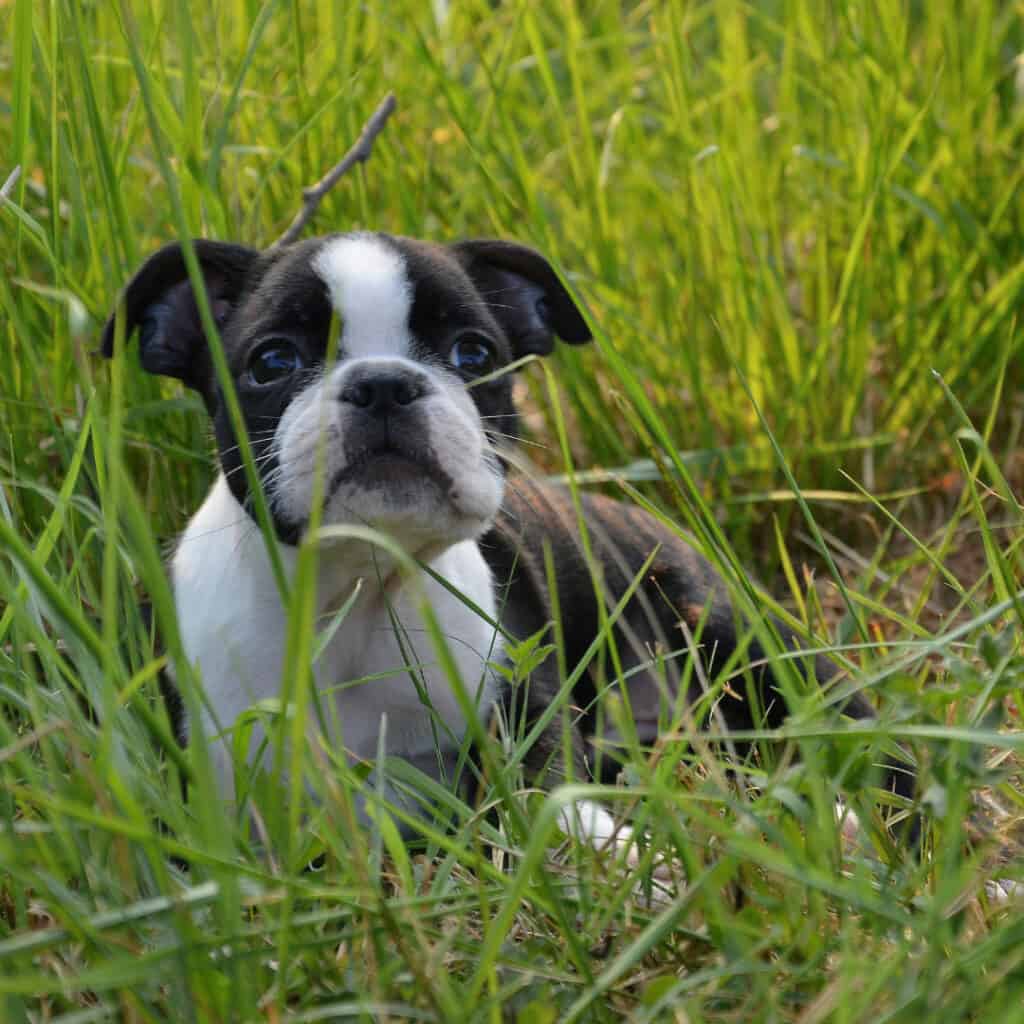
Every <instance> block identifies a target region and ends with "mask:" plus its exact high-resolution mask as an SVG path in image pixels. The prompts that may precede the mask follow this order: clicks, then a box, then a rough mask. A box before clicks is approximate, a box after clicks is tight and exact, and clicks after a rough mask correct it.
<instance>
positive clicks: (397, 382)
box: [338, 371, 425, 416]
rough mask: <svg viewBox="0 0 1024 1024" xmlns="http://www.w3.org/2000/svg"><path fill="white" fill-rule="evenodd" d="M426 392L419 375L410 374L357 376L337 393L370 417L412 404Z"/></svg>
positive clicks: (392, 372) (347, 402) (392, 373)
mask: <svg viewBox="0 0 1024 1024" xmlns="http://www.w3.org/2000/svg"><path fill="white" fill-rule="evenodd" d="M424 391H425V387H424V382H423V380H422V378H420V377H418V376H417V375H416V374H412V373H404V372H402V373H396V372H394V371H391V372H389V373H386V374H377V375H373V376H358V377H355V378H354V379H352V380H349V381H347V382H346V383H345V386H344V387H343V388H342V389H341V394H340V395H339V396H338V397H339V398H340V399H341V401H342V402H345V403H346V404H348V405H354V406H356V407H357V408H359V409H362V410H363V411H364V412H368V413H370V415H373V416H386V415H387V414H388V413H389V412H393V411H394V410H395V409H396V408H398V407H400V406H404V405H412V403H413V402H415V401H416V399H417V398H419V397H421V396H422V395H423V393H424Z"/></svg>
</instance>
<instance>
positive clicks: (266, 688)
mask: <svg viewBox="0 0 1024 1024" xmlns="http://www.w3.org/2000/svg"><path fill="white" fill-rule="evenodd" d="M282 558H283V561H284V564H285V569H286V572H290V571H291V570H293V569H294V560H295V552H294V550H292V549H285V550H282ZM346 563H348V564H346ZM431 568H432V569H433V570H434V571H435V572H436V573H438V575H440V576H441V577H443V578H444V579H446V580H447V581H448V582H449V583H450V584H451V585H452V587H453V588H454V589H455V590H456V591H458V592H460V593H462V594H464V595H465V596H466V597H467V598H468V599H469V601H471V602H472V603H473V604H475V605H477V606H478V607H479V608H481V609H482V610H483V611H484V612H485V614H486V615H487V616H488V617H489V618H490V619H491V620H492V621H493V619H494V617H495V607H494V597H493V588H492V581H491V575H490V571H489V569H488V567H487V565H486V563H485V561H484V559H483V557H482V556H481V554H480V551H479V549H478V548H477V546H476V544H475V543H473V542H470V541H467V542H463V543H460V544H456V545H453V546H452V547H451V548H449V549H448V550H447V551H445V552H444V553H443V554H442V555H441V556H439V557H438V558H436V559H435V560H434V561H433V562H432V563H431ZM172 572H173V581H174V590H175V600H176V604H177V610H178V618H179V626H180V629H181V634H182V641H183V644H184V648H185V652H186V654H187V656H188V657H189V659H190V661H191V662H192V664H193V665H196V666H198V668H199V672H200V676H201V678H202V681H203V685H204V688H205V691H206V695H207V698H208V703H209V707H208V710H207V711H206V713H205V715H204V721H203V728H204V731H205V732H206V734H207V736H208V737H213V736H216V735H220V734H224V733H225V731H227V730H230V729H231V727H232V726H233V725H234V724H235V723H236V722H237V720H238V718H239V716H241V715H242V714H244V713H245V712H246V711H247V710H248V709H249V708H251V707H252V706H253V705H254V704H257V703H258V702H260V701H265V700H269V699H276V698H279V697H280V695H281V690H282V678H283V676H284V669H285V665H284V652H285V646H286V636H287V621H286V614H285V612H284V610H283V608H282V605H281V602H280V599H279V596H278V592H277V588H276V586H275V583H274V578H273V575H272V572H271V568H270V564H269V559H268V558H267V554H266V551H265V548H264V541H263V538H262V536H261V535H260V533H259V531H258V530H257V529H256V527H255V526H254V525H253V523H252V520H251V519H250V518H249V517H248V516H247V515H246V514H245V512H244V511H243V510H242V509H241V508H240V507H239V505H238V503H237V502H236V501H235V499H234V498H233V497H232V496H231V494H230V491H229V490H228V488H227V485H226V484H225V483H224V481H223V479H220V480H218V482H217V483H216V484H215V485H214V488H213V490H212V491H211V493H210V495H209V497H208V498H207V500H206V502H204V504H203V506H202V508H201V509H200V510H199V512H198V513H197V514H196V515H195V516H194V517H193V519H192V521H191V522H190V523H189V526H188V529H187V530H186V532H185V534H184V536H183V537H182V539H181V542H180V544H179V546H178V549H177V551H176V553H175V556H174V559H173V563H172ZM360 579H361V583H359V582H358V581H359V580H360ZM418 582H419V584H420V586H419V588H416V587H413V586H410V585H408V584H406V585H403V586H401V587H398V588H395V587H391V586H389V587H388V591H389V593H388V594H385V593H383V592H382V590H381V586H380V582H379V579H378V577H377V575H376V573H375V571H374V569H373V566H372V563H368V565H367V566H365V567H364V571H363V572H359V571H358V570H357V571H355V572H352V571H351V560H350V559H346V557H345V552H340V551H333V550H327V551H325V552H324V555H323V557H322V559H321V567H320V579H319V596H320V600H321V607H320V608H319V612H320V614H321V616H322V617H321V620H320V621H321V634H323V632H324V631H329V630H330V629H331V628H333V627H335V626H336V629H335V631H334V632H333V635H331V637H330V639H329V640H328V641H327V642H326V644H323V641H322V640H319V641H318V640H314V643H315V644H316V647H317V648H318V654H317V657H316V660H315V663H314V667H313V672H314V677H315V682H316V686H317V689H318V695H319V699H320V702H321V708H322V710H323V714H324V719H325V721H326V723H327V728H328V732H329V735H328V736H327V741H328V742H329V743H330V744H331V745H332V746H333V747H334V748H335V749H343V750H344V751H345V752H346V754H347V756H348V757H349V759H350V760H357V759H374V758H376V757H377V754H378V751H379V745H380V736H381V723H382V720H383V719H384V718H385V717H386V722H387V729H386V734H385V748H384V749H385V752H386V753H387V754H388V755H389V756H395V757H402V758H405V759H407V760H410V761H412V762H413V763H414V764H416V766H417V767H419V768H420V769H421V770H423V771H425V772H427V773H428V774H431V775H434V776H435V777H438V778H439V777H440V775H441V774H442V768H441V765H442V763H443V761H444V759H445V758H446V756H447V757H448V758H450V756H451V754H452V752H453V751H456V750H457V749H458V748H459V746H460V745H461V743H462V741H463V738H464V736H465V733H466V721H465V717H464V715H463V713H462V711H461V708H460V704H459V701H458V699H457V696H456V693H455V690H454V688H453V685H452V680H451V679H450V677H449V675H448V674H447V673H446V672H445V671H444V670H443V669H442V668H441V666H440V664H439V659H438V654H437V651H436V648H435V644H434V642H433V640H432V638H431V637H430V636H429V635H428V632H427V629H426V625H425V623H424V621H423V619H422V616H421V613H420V603H419V599H418V598H417V596H416V591H417V589H418V590H419V592H420V593H423V594H425V596H426V598H427V601H428V602H429V605H430V607H431V609H432V611H433V614H434V616H435V618H436V620H437V622H438V623H439V625H440V630H441V632H442V633H443V635H444V637H445V639H446V642H447V645H448V649H449V651H450V653H451V655H452V658H453V660H454V663H455V665H456V667H457V670H458V673H459V677H460V678H461V681H462V683H463V684H464V686H465V688H466V690H467V691H468V693H469V694H470V696H471V697H472V699H473V700H474V702H475V706H476V708H477V711H478V714H479V716H480V718H481V719H486V718H487V716H488V715H489V714H490V709H491V707H492V706H493V703H494V700H495V687H494V682H493V680H492V678H491V673H490V671H489V669H488V666H487V663H488V661H491V660H494V659H496V658H497V657H498V655H499V654H500V649H499V646H498V644H499V638H498V637H497V636H496V634H495V630H494V628H493V627H492V626H491V625H490V624H489V622H488V621H487V619H486V618H483V617H481V616H480V615H479V614H477V613H476V611H474V610H472V609H471V608H470V607H469V606H467V604H466V603H464V602H463V601H461V600H460V599H459V598H458V597H456V596H455V595H453V594H452V593H451V592H450V591H449V590H448V589H446V588H445V587H443V586H441V585H440V584H439V583H437V582H436V581H435V580H434V579H433V578H431V577H430V576H428V575H427V574H426V573H424V574H422V577H421V578H420V580H419V581H418ZM357 585H358V586H359V594H358V596H357V598H356V600H355V601H354V603H353V604H352V607H351V608H350V609H349V611H348V614H347V615H346V616H345V618H344V619H343V620H342V621H341V623H340V625H337V623H336V619H335V616H334V615H333V614H332V613H333V612H335V611H336V610H337V608H338V607H340V605H341V604H343V603H344V601H345V599H346V598H347V597H348V596H349V595H350V594H351V593H352V592H353V590H354V588H356V586H357ZM392 591H393V592H392ZM321 647H322V649H319V648H321ZM314 718H315V716H312V715H311V721H313V720H314ZM228 742H230V741H228ZM214 753H215V760H216V762H217V763H218V766H219V769H220V774H221V776H222V782H223V784H224V787H225V790H226V791H229V790H230V788H231V778H232V772H231V771H230V760H229V758H228V756H227V743H225V744H217V745H215V746H214Z"/></svg>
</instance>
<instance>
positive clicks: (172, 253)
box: [100, 239, 260, 405]
mask: <svg viewBox="0 0 1024 1024" xmlns="http://www.w3.org/2000/svg"><path fill="white" fill-rule="evenodd" d="M192 244H193V246H194V247H195V253H196V259H197V260H198V262H199V268H200V270H201V272H202V275H203V281H204V282H205V284H206V294H207V297H208V300H209V303H210V312H211V313H212V314H213V318H214V321H215V322H216V324H217V327H218V329H220V328H223V327H224V325H225V324H226V323H227V322H228V320H229V319H230V317H231V313H232V310H233V306H234V303H235V301H236V299H237V298H238V296H239V295H240V294H241V292H242V289H243V287H244V285H245V281H246V279H247V277H248V276H249V273H250V271H251V270H252V267H253V264H254V262H255V261H256V259H257V258H258V257H259V255H260V254H259V252H258V251H257V250H255V249H248V248H246V247H245V246H242V245H232V244H230V243H227V242H212V241H208V240H205V239H200V240H197V241H195V242H193V243H192ZM119 307H123V309H124V318H125V319H124V336H125V338H129V337H131V334H132V331H134V330H135V328H136V327H139V328H140V330H139V358H140V360H141V362H142V365H143V367H144V368H145V369H146V370H148V371H149V372H150V373H156V374H161V375H163V376H165V377H177V378H178V380H181V381H183V382H184V383H185V384H186V385H187V386H188V387H190V388H194V389H195V390H196V391H198V392H200V393H201V394H202V395H203V397H204V398H205V399H206V402H207V405H210V403H211V401H212V398H213V394H212V391H213V364H212V361H211V359H210V353H209V349H208V347H207V344H206V337H205V334H204V333H203V325H202V322H201V320H200V317H199V307H198V305H197V303H196V297H195V294H194V293H193V290H192V284H191V282H190V280H189V277H188V271H187V269H186V267H185V255H184V253H183V252H182V248H181V245H180V244H179V243H178V242H173V243H171V244H170V245H167V246H164V248H163V249H161V250H160V251H159V252H157V253H155V254H154V255H153V256H151V257H150V258H149V259H148V260H146V262H145V263H143V264H142V266H141V267H140V268H139V270H138V272H137V273H136V275H135V276H134V277H133V278H132V279H131V281H129V282H128V286H127V287H126V288H125V290H124V292H123V293H122V295H121V300H120V303H119ZM116 318H117V312H116V311H115V312H114V313H113V314H111V317H110V319H109V320H108V321H107V325H106V327H104V329H103V340H102V343H101V346H100V351H101V352H102V353H103V354H104V355H105V356H107V357H110V356H112V355H113V354H114V328H115V323H116Z"/></svg>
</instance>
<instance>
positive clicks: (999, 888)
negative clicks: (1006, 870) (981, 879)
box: [985, 878, 1024, 907]
mask: <svg viewBox="0 0 1024 1024" xmlns="http://www.w3.org/2000/svg"><path fill="white" fill-rule="evenodd" d="M985 895H986V896H987V897H988V901H989V903H991V904H992V905H993V906H999V907H1005V906H1008V905H1009V904H1011V903H1014V904H1019V903H1020V902H1021V900H1024V882H1018V881H1015V880H1014V879H1012V878H992V879H989V881H987V882H986V883H985Z"/></svg>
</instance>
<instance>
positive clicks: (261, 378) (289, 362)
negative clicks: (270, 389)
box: [248, 338, 305, 384]
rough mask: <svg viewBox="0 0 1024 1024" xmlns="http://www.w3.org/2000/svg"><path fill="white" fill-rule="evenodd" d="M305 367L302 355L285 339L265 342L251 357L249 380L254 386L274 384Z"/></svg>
mask: <svg viewBox="0 0 1024 1024" xmlns="http://www.w3.org/2000/svg"><path fill="white" fill-rule="evenodd" d="M304 365H305V362H304V360H303V358H302V353H301V352H299V350H298V349H297V348H296V347H295V346H294V345H293V344H292V343H291V342H290V341H286V340H285V339H284V338H273V339H272V340H270V341H265V342H263V344H262V345H260V346H258V347H257V348H256V349H254V350H253V353H252V355H251V356H249V366H248V370H249V378H250V380H252V382H253V383H254V384H274V383H275V382H277V381H279V380H284V378H285V377H289V376H291V374H293V373H294V372H295V371H296V370H301V369H302V367H303V366H304Z"/></svg>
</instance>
